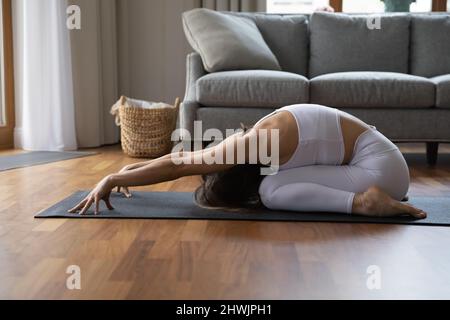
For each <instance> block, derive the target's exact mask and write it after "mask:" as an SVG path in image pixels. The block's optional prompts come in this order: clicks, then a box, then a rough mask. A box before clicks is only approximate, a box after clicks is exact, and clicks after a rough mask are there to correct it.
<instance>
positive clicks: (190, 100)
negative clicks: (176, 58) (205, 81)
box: [180, 53, 207, 140]
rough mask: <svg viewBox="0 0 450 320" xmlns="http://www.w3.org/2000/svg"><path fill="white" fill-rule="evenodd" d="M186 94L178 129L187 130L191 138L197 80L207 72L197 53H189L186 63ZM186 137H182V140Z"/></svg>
mask: <svg viewBox="0 0 450 320" xmlns="http://www.w3.org/2000/svg"><path fill="white" fill-rule="evenodd" d="M186 62H187V63H186V67H187V70H186V94H185V97H184V100H183V104H182V107H181V113H180V129H184V130H187V131H188V132H190V134H191V136H192V137H191V138H193V134H194V121H195V120H196V115H197V109H198V108H199V104H198V102H197V96H196V95H197V90H196V83H197V80H198V79H199V78H201V77H203V76H204V75H205V74H206V73H207V72H206V71H205V69H204V67H203V62H202V58H201V57H200V55H199V54H198V53H190V54H189V55H188V56H187V61H186ZM185 138H186V137H184V135H182V139H183V140H185Z"/></svg>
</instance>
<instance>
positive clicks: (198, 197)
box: [194, 164, 264, 209]
mask: <svg viewBox="0 0 450 320" xmlns="http://www.w3.org/2000/svg"><path fill="white" fill-rule="evenodd" d="M202 178H203V183H202V185H201V186H200V187H199V188H198V189H197V190H196V191H195V196H194V199H195V202H196V204H197V205H198V206H200V207H204V208H216V209H219V208H226V209H256V208H259V207H262V206H263V205H262V203H261V198H260V196H259V186H260V184H261V182H262V180H263V178H264V176H263V175H261V166H259V165H249V164H245V165H237V166H235V167H233V168H231V169H229V170H226V171H222V172H217V173H213V174H208V175H204V176H203V177H202Z"/></svg>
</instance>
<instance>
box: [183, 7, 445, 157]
mask: <svg viewBox="0 0 450 320" xmlns="http://www.w3.org/2000/svg"><path fill="white" fill-rule="evenodd" d="M226 14H231V15H239V16H244V17H247V18H249V19H253V20H254V21H255V23H256V25H257V26H258V29H259V30H260V32H261V34H262V35H263V37H264V40H265V41H266V43H267V45H268V46H269V47H270V49H271V50H272V52H273V53H274V54H275V56H276V57H277V59H278V61H279V64H280V66H281V68H282V71H268V70H237V71H224V72H215V73H207V72H206V71H205V69H204V67H203V64H202V59H201V57H200V55H199V54H198V53H191V54H189V55H188V57H187V89H186V96H185V99H184V102H183V106H182V109H181V115H180V126H181V127H182V128H183V129H186V130H189V132H193V125H194V121H202V126H203V127H202V129H203V131H205V130H207V129H210V128H218V129H220V130H221V131H222V132H225V130H226V129H236V128H239V127H240V124H241V123H244V124H246V125H252V124H254V123H255V122H256V121H257V120H258V119H260V118H261V117H263V116H265V115H267V114H269V113H270V112H272V111H273V110H275V109H277V108H280V107H282V106H285V105H289V104H296V103H317V104H323V105H327V106H330V107H336V108H339V109H341V110H344V111H346V112H349V113H350V114H353V115H355V116H357V117H358V118H360V119H362V120H364V121H366V122H367V123H369V124H372V125H375V126H376V127H377V128H378V129H379V130H380V131H381V132H382V133H384V134H385V135H386V136H387V137H388V138H390V139H391V140H393V141H395V142H426V143H427V156H428V162H429V163H430V164H434V163H435V162H436V158H437V151H438V144H439V142H450V15H449V14H438V15H436V14H395V15H383V16H382V20H381V29H370V28H368V26H367V16H361V15H358V16H348V15H344V14H313V15H312V16H306V15H270V14H260V13H258V14H250V13H226Z"/></svg>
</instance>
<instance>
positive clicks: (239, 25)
mask: <svg viewBox="0 0 450 320" xmlns="http://www.w3.org/2000/svg"><path fill="white" fill-rule="evenodd" d="M183 26H184V30H185V33H186V37H187V39H188V41H189V43H190V44H191V46H192V47H193V48H194V50H195V51H197V52H198V53H200V55H201V57H202V60H203V64H204V66H205V70H207V71H208V72H218V71H224V70H239V69H266V70H281V68H280V65H279V63H278V60H277V58H276V57H275V55H274V54H273V53H272V51H271V50H270V48H269V47H268V46H267V44H266V42H265V41H264V38H263V37H262V35H261V33H260V32H259V30H258V27H257V26H256V24H255V22H254V21H253V20H251V19H248V18H244V17H237V16H232V15H228V14H223V13H220V12H216V11H213V10H208V9H194V10H191V11H187V12H185V13H183Z"/></svg>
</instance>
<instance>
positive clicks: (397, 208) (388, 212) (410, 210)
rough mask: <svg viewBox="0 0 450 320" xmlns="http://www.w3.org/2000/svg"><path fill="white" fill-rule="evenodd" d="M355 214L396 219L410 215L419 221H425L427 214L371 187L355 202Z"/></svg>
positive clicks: (356, 198)
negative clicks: (396, 217)
mask: <svg viewBox="0 0 450 320" xmlns="http://www.w3.org/2000/svg"><path fill="white" fill-rule="evenodd" d="M353 213H354V214H359V215H363V216H369V217H394V216H403V215H409V216H412V217H414V218H417V219H425V218H426V217H427V214H426V213H425V212H424V211H423V210H420V209H418V208H415V207H413V206H412V205H410V204H406V203H401V202H400V201H396V200H394V199H392V198H391V197H390V196H389V195H388V194H386V192H384V191H383V190H381V189H380V188H378V187H371V188H369V190H367V191H366V192H364V193H359V194H357V195H356V196H355V199H354V201H353Z"/></svg>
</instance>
